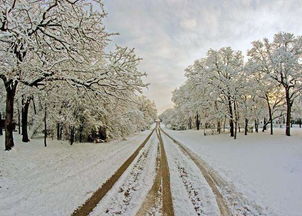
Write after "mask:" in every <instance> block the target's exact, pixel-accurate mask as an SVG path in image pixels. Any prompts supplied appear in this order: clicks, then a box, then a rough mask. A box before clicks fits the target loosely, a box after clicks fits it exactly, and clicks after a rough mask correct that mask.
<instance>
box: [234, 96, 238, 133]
mask: <svg viewBox="0 0 302 216" xmlns="http://www.w3.org/2000/svg"><path fill="white" fill-rule="evenodd" d="M234 115H235V130H234V139H236V138H237V127H238V121H237V120H238V119H237V108H236V102H235V101H234Z"/></svg>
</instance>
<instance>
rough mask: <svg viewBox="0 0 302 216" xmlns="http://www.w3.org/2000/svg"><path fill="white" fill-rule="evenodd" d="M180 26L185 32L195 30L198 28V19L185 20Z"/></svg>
mask: <svg viewBox="0 0 302 216" xmlns="http://www.w3.org/2000/svg"><path fill="white" fill-rule="evenodd" d="M180 26H181V27H182V28H184V29H185V30H194V29H195V28H196V26H197V21H196V19H183V20H181V22H180Z"/></svg>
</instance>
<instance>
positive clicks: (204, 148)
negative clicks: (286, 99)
mask: <svg viewBox="0 0 302 216" xmlns="http://www.w3.org/2000/svg"><path fill="white" fill-rule="evenodd" d="M167 132H168V133H170V134H171V135H172V136H174V137H175V138H176V139H178V140H179V141H180V142H181V143H183V144H184V145H186V146H188V147H189V148H190V149H191V150H193V151H194V152H195V153H197V154H198V155H200V157H201V158H202V159H204V160H205V161H206V162H207V163H208V164H209V165H210V166H211V167H212V168H214V169H215V170H216V171H218V172H219V174H220V175H221V176H222V177H223V178H225V179H226V180H227V181H229V182H231V183H233V184H234V186H235V187H236V189H237V190H238V191H239V192H241V193H242V194H243V196H244V197H246V198H247V199H249V200H251V201H255V202H256V203H257V204H258V205H260V206H262V207H264V208H268V209H269V210H271V211H273V212H274V213H275V214H276V215H280V216H284V215H286V216H300V215H301V212H302V205H301V200H302V184H301V182H302V130H301V129H299V128H295V129H293V134H294V136H291V137H286V136H285V135H283V134H284V129H282V130H281V129H276V135H273V136H271V135H268V134H263V133H259V134H256V133H254V134H249V135H248V136H244V135H243V134H239V138H238V139H237V140H233V139H232V138H230V137H229V136H228V135H215V136H203V134H202V131H193V130H191V131H172V130H167Z"/></svg>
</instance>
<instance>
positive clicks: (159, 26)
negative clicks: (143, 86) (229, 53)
mask: <svg viewBox="0 0 302 216" xmlns="http://www.w3.org/2000/svg"><path fill="white" fill-rule="evenodd" d="M104 3H105V8H106V11H107V12H108V17H107V19H106V22H105V24H106V27H107V29H108V30H109V31H111V32H119V33H120V36H118V37H114V38H113V39H114V41H115V42H116V43H118V44H120V45H123V46H129V47H135V48H136V51H137V53H138V55H140V56H141V57H143V59H144V61H143V62H142V65H141V68H142V70H144V71H146V72H147V73H148V78H147V81H148V82H150V83H151V86H150V87H149V90H146V95H147V96H148V97H149V98H151V99H153V100H154V101H155V102H156V104H157V107H158V109H159V110H160V111H163V109H165V108H167V107H169V106H172V102H171V101H170V99H171V91H172V90H173V89H174V88H176V87H178V86H180V85H181V84H182V83H183V82H184V80H185V78H184V69H185V67H186V66H188V65H189V64H192V63H193V62H194V60H195V59H196V58H199V57H202V56H204V55H205V53H206V51H207V50H208V49H209V48H214V49H218V48H220V47H222V46H232V47H233V48H234V49H240V50H242V51H243V52H245V51H246V50H247V49H248V48H249V47H250V42H251V41H253V40H257V39H261V38H263V37H269V38H271V37H272V36H273V34H274V33H276V32H278V31H289V32H293V33H295V34H300V35H301V34H302V29H301V26H302V19H300V15H301V14H302V7H299V5H300V4H301V1H300V0H288V1H284V0H247V1H242V0H234V1H224V0H213V1H207V0H152V1H150V0H105V2H104Z"/></svg>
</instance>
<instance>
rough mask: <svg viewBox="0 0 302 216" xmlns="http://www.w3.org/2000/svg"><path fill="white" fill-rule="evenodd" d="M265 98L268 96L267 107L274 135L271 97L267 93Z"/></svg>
mask: <svg viewBox="0 0 302 216" xmlns="http://www.w3.org/2000/svg"><path fill="white" fill-rule="evenodd" d="M265 98H266V103H267V108H268V115H269V122H270V124H271V135H273V133H274V131H273V130H274V129H273V112H272V108H271V105H270V103H269V98H268V96H267V95H265Z"/></svg>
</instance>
